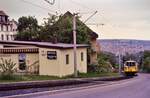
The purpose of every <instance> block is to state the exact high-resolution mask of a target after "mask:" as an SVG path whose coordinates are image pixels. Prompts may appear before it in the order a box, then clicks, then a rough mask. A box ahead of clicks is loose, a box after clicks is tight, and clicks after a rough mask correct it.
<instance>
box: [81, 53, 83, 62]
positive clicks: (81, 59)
mask: <svg viewBox="0 0 150 98" xmlns="http://www.w3.org/2000/svg"><path fill="white" fill-rule="evenodd" d="M83 60H84V54H83V52H81V61H83Z"/></svg>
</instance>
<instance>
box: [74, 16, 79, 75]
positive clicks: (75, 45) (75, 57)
mask: <svg viewBox="0 0 150 98" xmlns="http://www.w3.org/2000/svg"><path fill="white" fill-rule="evenodd" d="M73 50H74V76H75V77H78V71H77V44H76V14H73Z"/></svg>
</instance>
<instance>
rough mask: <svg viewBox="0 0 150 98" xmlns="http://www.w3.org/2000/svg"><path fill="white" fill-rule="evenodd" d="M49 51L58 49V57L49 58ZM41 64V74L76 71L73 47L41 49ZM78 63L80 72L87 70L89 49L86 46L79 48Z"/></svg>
mask: <svg viewBox="0 0 150 98" xmlns="http://www.w3.org/2000/svg"><path fill="white" fill-rule="evenodd" d="M47 51H56V52H57V59H56V60H49V59H47ZM81 52H83V54H84V56H83V61H81ZM66 55H69V63H68V64H66ZM39 64H40V71H39V74H40V75H51V76H59V77H62V76H66V75H70V74H73V73H74V57H73V49H61V50H60V49H46V48H40V49H39ZM77 65H78V70H79V72H82V73H86V72H87V50H86V48H78V49H77Z"/></svg>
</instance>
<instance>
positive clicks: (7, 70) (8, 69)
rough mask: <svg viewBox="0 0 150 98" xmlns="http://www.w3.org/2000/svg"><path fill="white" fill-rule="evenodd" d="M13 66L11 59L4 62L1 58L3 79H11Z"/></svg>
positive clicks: (0, 67) (0, 65) (0, 64)
mask: <svg viewBox="0 0 150 98" xmlns="http://www.w3.org/2000/svg"><path fill="white" fill-rule="evenodd" d="M15 65H16V63H13V62H12V61H11V59H9V60H6V59H5V60H4V59H3V58H1V62H0V70H1V75H2V76H4V77H5V76H6V77H8V78H9V77H11V75H12V74H13V73H14V67H15Z"/></svg>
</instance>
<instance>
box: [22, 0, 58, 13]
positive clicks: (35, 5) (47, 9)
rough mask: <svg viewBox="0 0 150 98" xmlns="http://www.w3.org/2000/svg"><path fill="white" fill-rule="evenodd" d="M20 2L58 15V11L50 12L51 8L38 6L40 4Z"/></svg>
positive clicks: (23, 0)
mask: <svg viewBox="0 0 150 98" xmlns="http://www.w3.org/2000/svg"><path fill="white" fill-rule="evenodd" d="M20 1H22V2H24V3H26V4H30V5H32V6H34V7H37V8H40V9H43V10H46V11H48V12H50V13H53V15H54V14H56V13H57V11H53V10H50V9H49V8H45V7H42V6H40V5H38V4H35V3H32V2H30V1H26V0H20Z"/></svg>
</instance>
